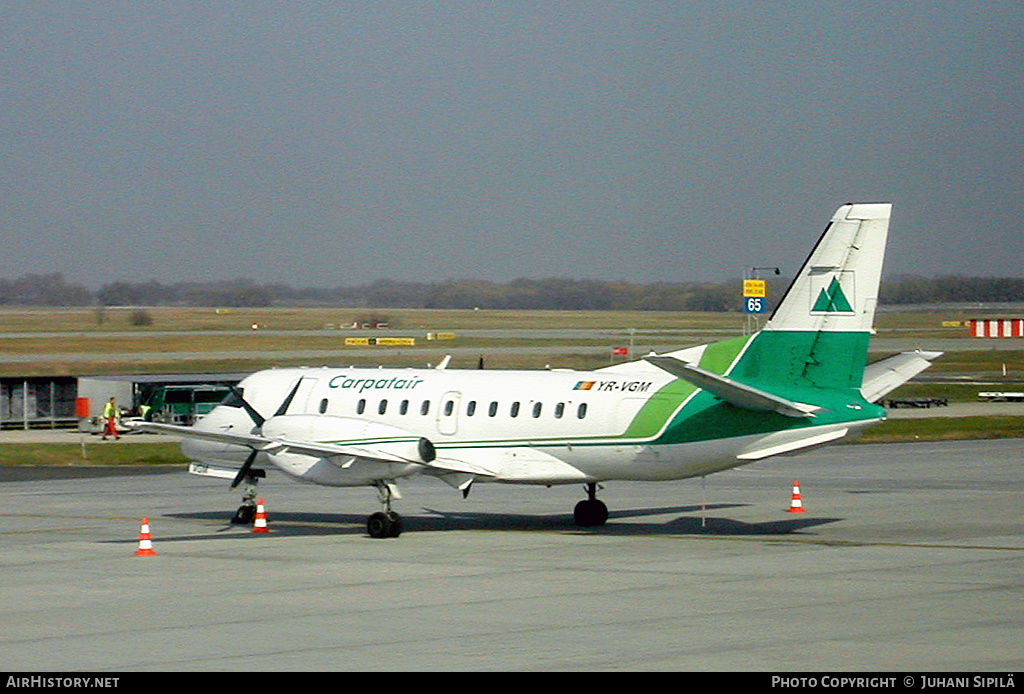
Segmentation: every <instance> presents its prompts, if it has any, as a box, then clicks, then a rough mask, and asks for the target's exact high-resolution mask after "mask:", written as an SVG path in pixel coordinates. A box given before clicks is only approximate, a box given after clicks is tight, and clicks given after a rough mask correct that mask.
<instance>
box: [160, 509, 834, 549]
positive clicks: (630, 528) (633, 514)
mask: <svg viewBox="0 0 1024 694" xmlns="http://www.w3.org/2000/svg"><path fill="white" fill-rule="evenodd" d="M738 506H742V504H709V505H707V506H705V507H704V511H706V512H711V511H717V510H721V509H727V508H734V507H738ZM780 512H782V510H781V509H780ZM678 514H686V515H678ZM168 515H169V517H171V518H182V519H189V520H205V521H222V522H223V523H224V525H223V526H222V527H220V528H218V529H217V530H215V531H214V532H212V533H207V534H205V535H204V534H190V535H185V536H180V537H178V538H173V537H171V538H167V537H164V538H161V539H162V541H173V540H175V539H180V540H196V539H202V538H209V539H216V538H228V537H238V536H239V534H246V533H249V532H250V531H251V527H250V526H248V525H232V524H231V523H230V522H229V520H228V517H229V516H228V514H226V513H225V512H224V511H206V512H199V513H178V514H168ZM665 515H672V516H673V517H672V518H670V519H668V520H663V519H655V518H654V517H656V516H665ZM639 518H650V521H649V522H636V521H635V519H639ZM839 520H841V519H839V518H814V517H807V516H793V517H789V518H781V519H779V520H776V521H766V522H761V523H747V522H744V521H739V520H734V519H731V518H721V517H716V516H706V515H704V514H703V513H702V509H701V507H700V506H667V507H659V508H643V509H620V510H617V511H612V512H611V513H609V516H608V522H607V523H606V524H605V525H604V526H601V527H597V528H581V527H578V526H577V525H576V524H575V523H574V522H573V519H572V515H571V514H566V513H559V514H513V513H487V512H463V511H456V512H452V511H440V510H437V509H432V508H426V507H424V508H422V509H421V512H420V513H410V514H403V517H402V521H403V524H404V530H403V535H404V534H408V533H416V532H430V531H433V532H437V531H468V530H507V531H547V532H553V531H554V532H579V533H588V534H600V535H623V536H630V535H636V536H641V535H650V536H656V535H721V536H744V537H746V536H772V535H776V536H778V535H789V534H792V533H797V532H800V531H801V530H804V529H807V528H813V527H815V526H820V525H825V524H828V523H835V522H837V521H839ZM268 526H269V527H270V531H271V533H274V534H278V535H287V536H304V535H306V536H308V535H366V516H365V515H356V514H340V513H307V512H288V511H284V512H276V513H275V512H272V511H268Z"/></svg>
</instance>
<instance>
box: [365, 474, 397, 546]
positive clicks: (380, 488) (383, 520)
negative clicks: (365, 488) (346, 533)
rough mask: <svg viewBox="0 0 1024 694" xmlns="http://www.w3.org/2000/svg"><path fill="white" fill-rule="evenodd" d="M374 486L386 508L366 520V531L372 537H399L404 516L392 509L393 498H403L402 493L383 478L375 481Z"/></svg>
mask: <svg viewBox="0 0 1024 694" xmlns="http://www.w3.org/2000/svg"><path fill="white" fill-rule="evenodd" d="M373 486H375V487H376V488H377V495H378V496H379V497H380V503H381V504H382V505H383V506H384V510H383V511H377V513H374V514H373V515H371V516H370V517H369V518H368V519H367V520H366V532H367V533H368V534H369V535H370V537H373V538H377V539H383V538H386V537H398V536H399V535H401V534H402V517H401V516H400V515H398V514H397V513H395V512H394V511H392V510H391V500H392V499H401V498H402V495H401V494H399V493H398V488H397V487H395V485H394V484H392V483H391V482H385V481H383V480H382V481H378V482H375V483H374V485H373Z"/></svg>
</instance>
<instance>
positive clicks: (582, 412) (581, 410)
mask: <svg viewBox="0 0 1024 694" xmlns="http://www.w3.org/2000/svg"><path fill="white" fill-rule="evenodd" d="M586 416H587V403H585V402H581V403H580V406H579V407H577V408H576V419H583V418H584V417H586Z"/></svg>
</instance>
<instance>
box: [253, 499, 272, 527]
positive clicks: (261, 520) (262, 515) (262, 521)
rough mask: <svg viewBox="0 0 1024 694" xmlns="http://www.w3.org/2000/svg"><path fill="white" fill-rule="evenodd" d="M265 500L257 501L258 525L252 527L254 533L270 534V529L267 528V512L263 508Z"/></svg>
mask: <svg viewBox="0 0 1024 694" xmlns="http://www.w3.org/2000/svg"><path fill="white" fill-rule="evenodd" d="M263 503H264V502H263V498H262V497H261V498H259V499H257V500H256V523H255V524H253V526H252V531H253V532H254V533H269V532H270V528H269V527H267V512H266V510H265V509H264V508H263Z"/></svg>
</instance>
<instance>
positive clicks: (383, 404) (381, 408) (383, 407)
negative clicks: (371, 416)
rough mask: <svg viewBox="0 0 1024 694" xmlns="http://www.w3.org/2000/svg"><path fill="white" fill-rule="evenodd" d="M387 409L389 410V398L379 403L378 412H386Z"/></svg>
mask: <svg viewBox="0 0 1024 694" xmlns="http://www.w3.org/2000/svg"><path fill="white" fill-rule="evenodd" d="M387 411H388V401H387V400H381V401H380V404H379V405H377V414H384V413H385V412H387Z"/></svg>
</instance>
